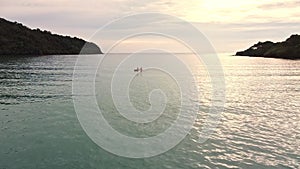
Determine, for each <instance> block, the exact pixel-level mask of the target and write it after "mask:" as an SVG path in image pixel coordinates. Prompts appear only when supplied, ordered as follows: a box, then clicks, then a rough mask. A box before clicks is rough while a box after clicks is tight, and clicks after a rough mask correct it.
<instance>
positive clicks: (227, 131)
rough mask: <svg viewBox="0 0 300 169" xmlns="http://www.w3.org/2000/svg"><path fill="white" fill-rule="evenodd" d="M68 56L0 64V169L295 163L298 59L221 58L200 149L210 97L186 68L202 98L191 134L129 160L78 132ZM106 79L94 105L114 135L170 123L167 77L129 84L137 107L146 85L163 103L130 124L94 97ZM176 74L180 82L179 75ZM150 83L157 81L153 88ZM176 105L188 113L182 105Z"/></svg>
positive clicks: (173, 104)
mask: <svg viewBox="0 0 300 169" xmlns="http://www.w3.org/2000/svg"><path fill="white" fill-rule="evenodd" d="M119 55H121V54H119ZM148 55H149V54H148ZM154 55H155V56H154V57H160V59H161V58H162V57H163V55H159V54H154ZM188 55H189V54H180V56H181V57H189V56H188ZM92 57H95V56H91V58H92ZM114 57H116V58H117V57H118V54H114ZM76 59H77V56H41V57H22V58H20V57H19V58H18V57H10V58H8V57H1V58H0V60H1V62H0V79H1V81H0V87H1V93H0V112H1V113H0V143H1V144H0V169H10V168H15V169H17V168H18V169H21V168H22V169H24V168H28V169H29V168H30V169H31V168H49V169H52V168H85V169H86V168H105V169H108V168H114V169H115V168H137V169H139V168H153V169H158V168H299V167H300V166H299V163H300V148H299V147H300V142H299V140H300V124H299V121H300V111H299V110H300V104H299V102H300V61H291V60H281V59H269V58H268V59H267V58H248V57H233V56H229V55H227V54H220V59H221V62H222V66H223V70H224V74H225V82H226V103H225V107H224V111H223V113H222V114H221V119H220V123H219V125H218V127H217V129H216V131H215V132H214V134H213V135H212V136H211V137H210V138H209V140H207V141H206V142H205V143H198V142H197V141H198V136H199V134H200V132H201V126H202V125H203V121H204V119H205V117H206V116H207V112H208V109H209V105H210V101H211V97H210V94H211V91H210V90H209V88H210V86H209V82H210V81H209V78H206V77H205V76H204V75H203V72H204V69H203V67H202V66H201V65H194V67H191V69H192V70H193V71H194V72H196V74H195V78H196V80H195V85H196V86H197V87H198V89H199V91H200V92H199V95H200V96H201V98H200V100H199V103H198V104H199V106H200V109H199V112H197V120H196V122H195V123H194V125H193V127H192V129H191V131H190V134H188V135H187V136H186V137H185V139H184V140H183V141H181V142H180V144H178V145H177V146H176V147H174V148H173V149H171V150H170V151H168V152H166V153H164V154H161V155H158V156H154V157H151V158H142V159H131V158H124V157H119V156H117V155H114V154H111V153H109V152H107V151H105V150H103V149H102V148H100V147H99V146H98V145H97V144H95V143H94V142H93V141H92V140H91V139H90V138H89V137H88V136H87V134H86V133H85V132H84V130H83V129H82V127H81V126H80V124H79V121H78V119H77V116H76V113H75V110H74V105H73V100H72V97H74V96H72V75H73V69H74V65H75V62H76ZM81 66H82V69H90V68H91V67H89V66H86V65H81ZM133 67H134V68H135V65H134V66H133ZM103 70H104V72H107V74H109V73H111V72H112V71H113V69H112V68H111V67H110V65H105V67H104V68H103ZM121 73H122V69H121ZM107 74H105V73H104V74H102V75H99V76H98V77H97V79H96V85H97V88H96V93H97V101H98V104H99V105H100V109H101V110H103V111H104V116H105V118H106V119H107V121H109V123H110V125H112V126H113V128H114V129H116V130H118V131H120V132H121V133H123V134H125V135H128V136H132V137H150V136H153V135H156V134H158V133H161V132H163V131H165V130H166V129H167V128H168V127H170V125H171V124H172V123H173V122H174V120H175V119H176V118H174V117H176V116H177V115H178V111H177V109H178V103H179V101H178V99H179V94H178V89H177V87H178V86H176V85H172V84H173V82H172V79H171V78H170V79H169V81H168V80H162V79H166V77H162V76H160V74H159V73H158V72H156V71H155V70H151V71H148V72H147V70H145V72H143V75H142V76H137V77H136V78H135V79H134V81H133V83H132V86H131V88H129V91H130V92H129V93H130V95H131V96H132V97H131V98H130V99H131V102H132V104H133V106H135V107H136V108H137V109H138V110H147V109H148V108H149V106H150V103H149V100H148V93H149V91H150V90H151V89H152V88H157V87H158V88H163V89H164V90H166V93H167V94H166V96H169V97H168V98H170V99H169V100H168V101H169V102H168V103H167V104H166V112H165V113H164V114H162V116H160V118H158V119H156V120H155V121H154V122H153V123H151V124H147V125H137V124H136V123H130V121H129V120H128V119H124V118H122V116H121V115H120V114H118V113H116V112H117V110H116V109H115V107H114V106H112V102H111V101H110V100H109V99H106V98H104V97H103V95H105V94H107V93H105V92H106V91H107V90H106V89H105V88H104V87H103V86H105V82H106V81H105V77H106V75H107ZM179 74H180V72H179ZM204 74H205V73H204ZM180 77H181V78H182V79H184V78H186V76H185V75H184V74H182V75H181V76H180ZM149 79H152V81H150V80H149ZM153 79H154V81H155V82H156V83H152V82H154V81H153ZM170 84H171V85H170ZM144 86H147V88H145V87H144ZM168 90H169V91H168ZM192 94H193V93H191V95H192ZM183 97H190V95H189V96H183ZM190 99H191V100H194V99H195V98H193V97H191V98H190ZM195 101H197V99H195ZM181 107H182V108H183V109H184V110H187V111H188V110H189V109H190V107H189V106H188V105H185V104H183V105H182V106H181ZM125 108H126V107H125ZM192 111H193V110H192Z"/></svg>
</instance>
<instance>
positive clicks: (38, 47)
mask: <svg viewBox="0 0 300 169" xmlns="http://www.w3.org/2000/svg"><path fill="white" fill-rule="evenodd" d="M84 45H86V46H85V50H84V51H82V52H81V53H82V54H101V53H102V52H101V49H100V48H99V47H98V46H97V45H96V44H94V43H90V42H86V41H84V40H82V39H79V38H76V37H74V38H71V37H69V36H61V35H56V34H52V33H51V32H49V31H45V30H44V31H42V30H40V29H34V30H32V29H29V28H28V27H26V26H23V25H22V24H20V23H17V22H10V21H7V20H5V19H3V18H0V55H54V54H79V53H80V51H81V49H82V47H83V46H84Z"/></svg>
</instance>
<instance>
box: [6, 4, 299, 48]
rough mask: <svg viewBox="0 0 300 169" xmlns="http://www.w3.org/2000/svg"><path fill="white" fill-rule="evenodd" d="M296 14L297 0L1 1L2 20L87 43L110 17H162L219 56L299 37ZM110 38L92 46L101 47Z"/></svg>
mask: <svg viewBox="0 0 300 169" xmlns="http://www.w3.org/2000/svg"><path fill="white" fill-rule="evenodd" d="M299 11H300V0H286V1H282V0H186V1H183V0H106V1H104V0H85V1H82V0H51V1H45V0H16V1H12V0H0V13H1V17H3V18H5V19H8V20H11V21H17V22H21V23H23V24H24V25H26V26H28V27H30V28H40V29H45V30H50V31H51V32H53V33H57V34H62V35H70V36H76V37H80V38H83V39H86V40H90V37H91V36H92V35H93V34H94V33H95V32H96V31H97V30H98V29H99V28H101V27H102V26H103V25H105V24H107V23H108V22H111V21H112V20H114V19H118V18H121V17H124V16H126V15H132V14H138V13H143V12H159V13H164V14H168V15H172V16H175V17H178V18H180V19H183V20H185V21H187V22H190V23H192V24H193V25H194V26H195V27H197V28H198V29H199V30H200V31H201V32H202V33H203V34H204V35H205V36H206V37H207V38H208V40H209V41H210V42H211V44H212V45H213V46H214V48H215V49H216V51H217V52H230V53H234V52H236V51H238V50H243V49H246V48H248V47H250V46H251V45H252V44H254V43H256V42H258V41H266V40H271V41H283V40H285V39H286V38H288V37H289V36H290V35H291V34H296V33H298V34H299V33H300V29H299V28H300V13H299ZM136 22H139V21H136ZM148 26H149V27H151V24H148ZM122 29H124V28H123V27H120V28H119V30H118V31H122ZM191 36H192V35H191ZM149 38H150V39H151V37H149V36H148V39H147V38H146V39H140V40H137V39H135V40H131V41H130V40H129V41H128V43H126V44H130V45H131V46H132V47H136V46H141V48H142V46H143V45H144V44H146V43H150V42H149V41H151V40H149ZM112 39H113V38H112ZM112 39H110V38H109V37H106V38H102V39H101V38H100V39H95V40H94V41H93V42H95V43H96V44H98V45H99V46H101V47H104V46H107V44H109V42H110V41H112ZM153 39H155V42H157V41H159V40H157V39H156V38H153ZM153 39H152V42H153ZM148 40H149V41H148ZM152 42H151V43H152ZM163 44H164V45H168V44H169V46H170V44H172V43H163ZM171 47H172V45H171ZM126 49H129V47H128V45H127V47H126V48H120V49H119V50H120V51H119V52H128V51H126ZM131 50H132V49H131Z"/></svg>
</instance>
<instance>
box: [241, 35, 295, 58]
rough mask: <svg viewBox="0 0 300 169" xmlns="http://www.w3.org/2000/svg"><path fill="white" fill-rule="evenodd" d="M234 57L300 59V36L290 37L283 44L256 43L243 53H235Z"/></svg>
mask: <svg viewBox="0 0 300 169" xmlns="http://www.w3.org/2000/svg"><path fill="white" fill-rule="evenodd" d="M236 55H237V56H254V57H268V58H282V59H300V35H292V36H291V37H289V38H288V39H287V40H286V41H283V42H277V43H273V42H270V41H267V42H258V43H257V44H255V45H253V46H251V47H250V48H249V49H247V50H245V51H240V52H237V53H236Z"/></svg>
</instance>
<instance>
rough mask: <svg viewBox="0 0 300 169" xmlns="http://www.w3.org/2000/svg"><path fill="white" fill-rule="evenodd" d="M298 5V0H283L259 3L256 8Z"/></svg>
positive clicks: (293, 6) (292, 6)
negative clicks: (281, 0)
mask: <svg viewBox="0 0 300 169" xmlns="http://www.w3.org/2000/svg"><path fill="white" fill-rule="evenodd" d="M299 6H300V1H285V2H276V3H267V4H263V5H259V6H258V8H261V9H278V8H297V7H299Z"/></svg>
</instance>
